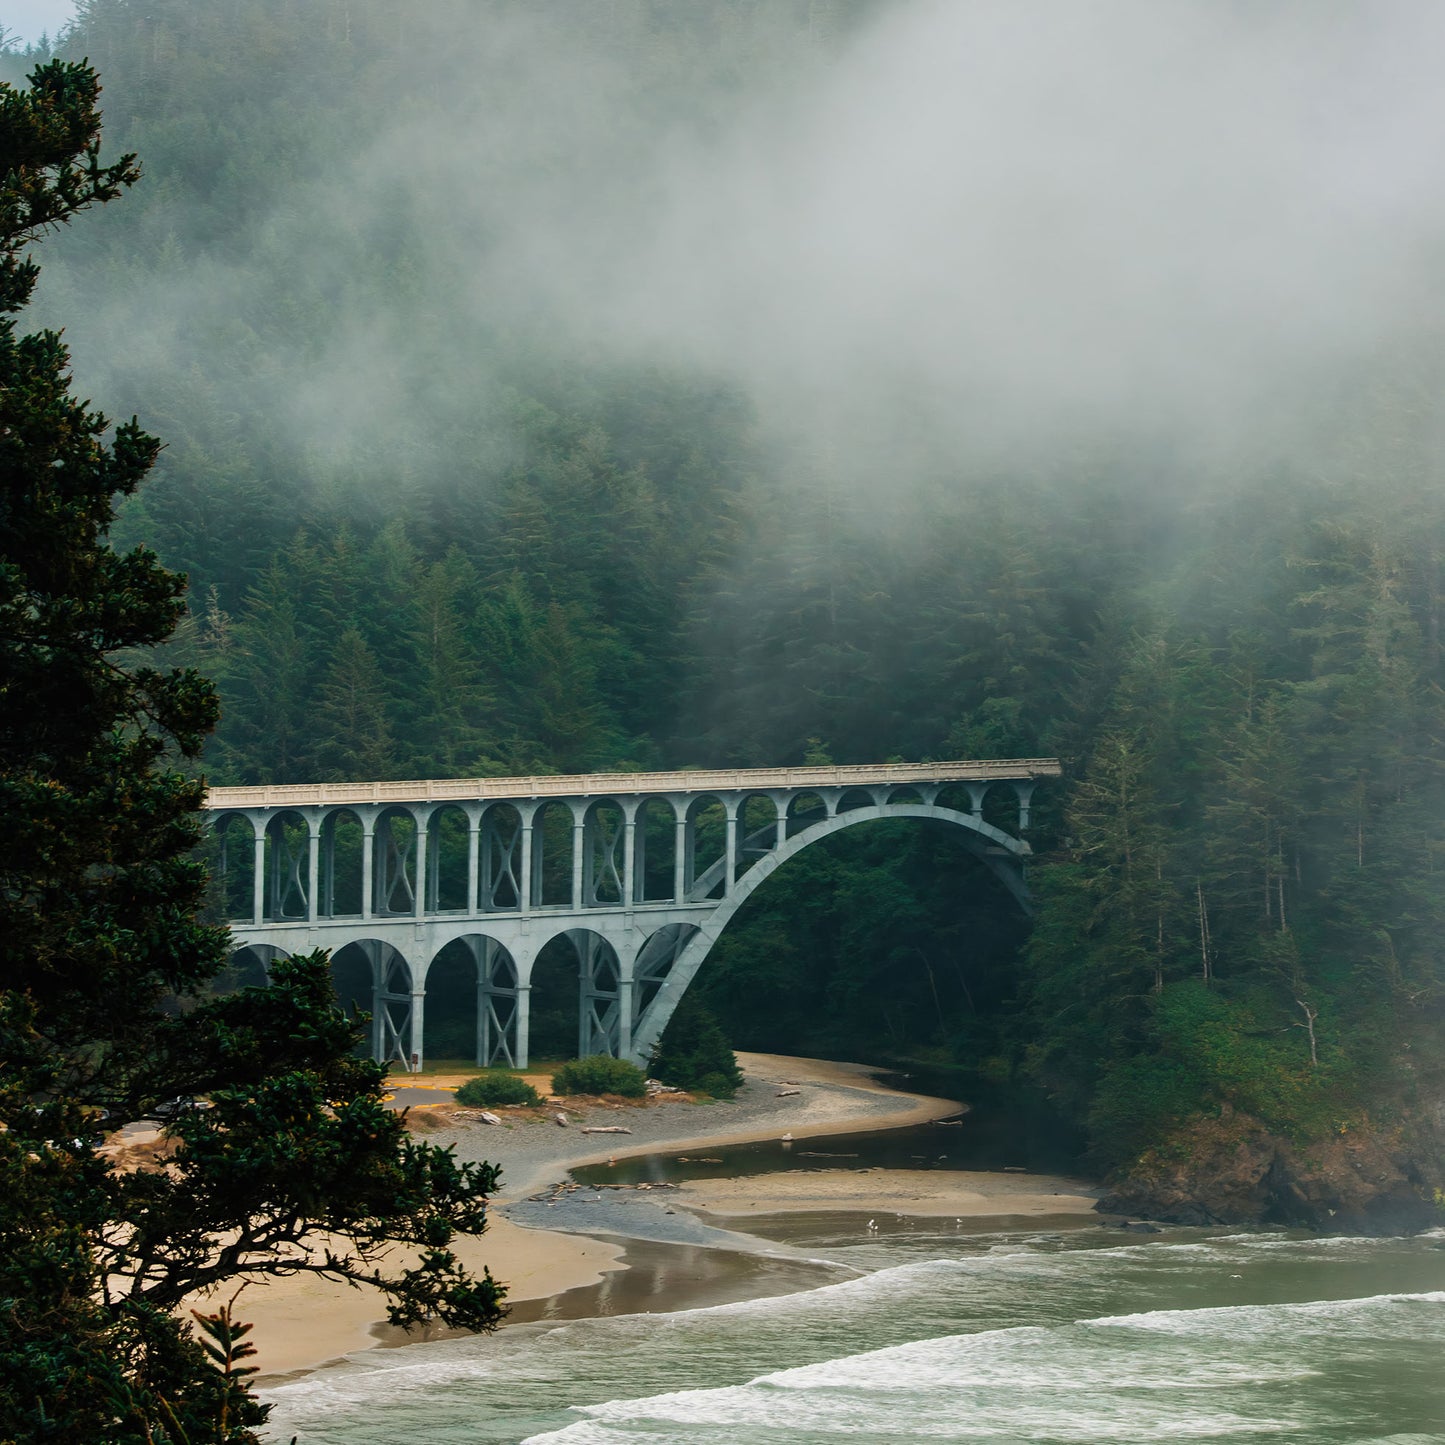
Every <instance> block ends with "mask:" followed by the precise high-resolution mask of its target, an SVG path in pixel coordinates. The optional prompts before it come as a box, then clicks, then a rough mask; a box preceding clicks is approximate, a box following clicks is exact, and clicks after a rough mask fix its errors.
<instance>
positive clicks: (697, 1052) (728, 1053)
mask: <svg viewBox="0 0 1445 1445" xmlns="http://www.w3.org/2000/svg"><path fill="white" fill-rule="evenodd" d="M648 1072H649V1073H650V1074H651V1075H652V1077H653V1078H654V1079H657V1080H659V1081H660V1082H662V1083H664V1084H672V1085H674V1086H675V1087H676V1088H679V1089H696V1090H698V1091H699V1092H701V1093H704V1094H711V1095H712V1096H713V1097H714V1098H715V1099H731V1098H732V1096H733V1095H734V1094H735V1093H737V1091H738V1085H739V1084H741V1083H742V1081H743V1076H742V1071H741V1070H740V1069H739V1068H738V1061H737V1059H736V1058H735V1057H734V1055H733V1051H732V1049H731V1048H729V1047H728V1041H727V1038H726V1037H725V1036H724V1034H723V1031H722V1029H721V1028H720V1027H719V1026H718V1021H717V1019H716V1018H714V1017H713V1015H712V1014H711V1013H710V1012H709V1011H708V1010H707V1009H706V1008H705V1007H704V1006H703V1004H702V1002H701V1001H700V1000H699V998H698V996H697V994H696V993H693V992H689V993H686V994H684V995H683V996H682V1002H681V1003H679V1004H678V1006H677V1008H676V1009H675V1010H674V1011H673V1015H672V1017H671V1018H670V1019H669V1020H668V1021H667V1027H666V1028H665V1029H664V1030H663V1031H662V1038H661V1039H659V1040H658V1044H657V1052H656V1053H655V1054H654V1055H653V1056H652V1063H651V1065H650V1067H649V1069H648Z"/></svg>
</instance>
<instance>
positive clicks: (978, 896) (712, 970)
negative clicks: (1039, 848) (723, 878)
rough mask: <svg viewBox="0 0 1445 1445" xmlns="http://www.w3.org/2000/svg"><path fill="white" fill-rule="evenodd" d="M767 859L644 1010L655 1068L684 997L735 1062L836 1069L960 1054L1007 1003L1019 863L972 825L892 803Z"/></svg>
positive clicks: (821, 824)
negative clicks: (738, 1053) (728, 1046)
mask: <svg viewBox="0 0 1445 1445" xmlns="http://www.w3.org/2000/svg"><path fill="white" fill-rule="evenodd" d="M810 814H811V816H812V821H811V824H808V825H805V826H803V827H799V828H798V829H797V831H796V832H794V833H793V834H792V836H791V837H790V839H789V842H788V845H787V846H786V847H785V848H783V849H782V850H779V851H777V852H775V853H773V854H771V855H769V856H768V857H766V858H763V859H760V860H759V862H758V863H757V864H756V865H755V868H754V870H753V872H752V873H751V874H749V875H745V876H744V877H743V878H742V879H741V880H740V881H739V884H738V887H737V889H736V890H735V893H734V895H733V897H732V898H730V899H728V900H727V901H726V903H725V904H724V905H723V906H722V907H720V908H719V909H718V911H717V914H716V915H715V918H716V923H711V922H710V923H708V924H704V926H703V927H702V928H701V929H700V930H699V932H698V934H697V935H696V936H695V937H693V938H692V939H690V940H689V941H688V942H687V943H685V944H684V946H683V947H682V948H681V949H680V950H679V954H678V958H677V960H676V962H675V964H674V965H673V967H672V968H671V969H670V970H669V973H668V977H667V978H666V979H665V981H664V982H663V984H662V985H661V986H659V987H658V988H657V989H656V990H655V997H654V998H653V1000H652V1001H651V1002H650V1003H647V1004H644V1005H643V1007H642V1008H641V1009H640V1010H639V1017H638V1023H637V1027H636V1029H635V1031H634V1050H633V1055H634V1057H639V1056H640V1057H643V1058H645V1057H646V1051H647V1050H649V1049H650V1048H651V1047H652V1046H653V1045H654V1044H655V1042H656V1040H657V1038H658V1037H660V1034H661V1031H662V1028H663V1027H665V1025H666V1021H667V1017H668V1016H669V1015H670V1013H671V1011H672V1009H673V1008H674V1007H675V1006H676V1004H677V1002H678V1000H679V999H680V998H681V997H682V995H683V993H684V992H685V991H686V990H687V989H688V988H689V987H696V988H697V989H698V991H699V995H698V996H699V998H700V1001H701V1002H703V1004H704V1005H705V1006H707V1007H708V1008H709V1009H710V1010H711V1011H712V1012H714V1013H715V1014H717V1015H718V1016H719V1018H720V1020H721V1021H722V1023H723V1025H724V1029H725V1031H726V1032H727V1033H728V1035H729V1037H730V1039H731V1040H732V1041H733V1043H734V1044H735V1046H737V1047H743V1048H749V1047H751V1048H757V1049H761V1050H764V1051H771V1052H802V1053H806V1052H809V1051H812V1052H815V1053H820V1054H824V1055H828V1056H831V1057H871V1058H878V1057H882V1056H885V1055H889V1054H899V1055H900V1056H901V1055H903V1054H905V1053H906V1051H907V1049H908V1048H910V1047H913V1046H914V1044H915V1043H916V1044H917V1045H918V1046H920V1047H923V1048H925V1049H933V1050H942V1051H944V1052H945V1053H950V1054H951V1053H952V1052H954V1051H956V1050H957V1049H959V1048H966V1047H967V1044H966V1040H967V1039H969V1038H971V1037H974V1036H977V1037H979V1038H980V1039H981V1038H982V1037H983V1034H985V1033H987V1032H988V1030H987V1029H980V1028H979V1027H978V1021H979V1020H980V1019H982V1018H983V1017H984V1016H985V1015H987V1014H989V1013H990V1011H992V1010H995V1009H996V1008H997V1007H999V1006H1000V1004H1001V1001H1002V1000H1003V999H1004V997H1006V996H1008V995H1009V994H1010V993H1011V991H1012V989H1013V987H1014V980H1015V978H1016V972H1017V967H1016V966H1017V957H1018V950H1019V948H1020V947H1021V945H1022V942H1023V940H1024V938H1025V937H1026V934H1027V929H1028V915H1027V911H1026V899H1027V894H1026V889H1025V887H1024V884H1023V881H1022V877H1021V874H1020V871H1019V868H1018V865H1017V861H1016V856H1015V854H1014V853H1013V852H1012V851H1011V850H1010V849H1009V848H1007V847H1006V846H1005V840H1002V839H1001V837H1000V835H998V834H996V833H995V831H994V830H993V829H991V828H989V827H988V826H987V825H986V824H984V825H981V826H980V825H979V824H978V821H977V815H975V814H973V813H972V810H971V809H970V810H969V812H968V813H966V814H962V815H960V814H959V813H954V814H952V815H951V816H948V817H941V816H939V815H938V814H937V813H936V812H935V811H934V810H933V809H932V808H931V807H929V806H928V805H926V804H918V803H911V802H904V801H900V802H898V803H889V802H888V801H887V800H886V798H881V799H879V800H878V801H876V802H875V801H871V800H869V801H867V802H866V804H860V805H858V806H855V807H851V808H847V809H844V810H842V811H837V812H834V813H833V814H832V815H831V816H829V815H828V813H827V809H826V804H825V802H824V800H822V799H819V805H818V806H817V808H816V809H809V808H806V806H805V807H804V808H800V809H797V810H790V815H789V823H790V825H791V822H792V819H793V818H794V817H797V818H798V821H799V822H802V821H803V819H805V818H807V817H809V815H810Z"/></svg>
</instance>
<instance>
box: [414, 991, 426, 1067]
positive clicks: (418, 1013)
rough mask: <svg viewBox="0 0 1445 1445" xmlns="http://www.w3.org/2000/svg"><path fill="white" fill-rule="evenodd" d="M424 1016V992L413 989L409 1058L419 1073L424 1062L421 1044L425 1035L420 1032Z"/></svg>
mask: <svg viewBox="0 0 1445 1445" xmlns="http://www.w3.org/2000/svg"><path fill="white" fill-rule="evenodd" d="M425 1014H426V990H425V989H424V988H413V989H412V991H411V1029H410V1034H411V1057H412V1058H413V1059H414V1060H415V1061H416V1067H417V1070H418V1071H420V1069H421V1066H422V1064H423V1063H424V1062H425V1056H424V1052H423V1044H424V1042H425V1034H424V1033H423V1032H422V1028H423V1023H424V1019H425Z"/></svg>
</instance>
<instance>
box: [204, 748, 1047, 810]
mask: <svg viewBox="0 0 1445 1445" xmlns="http://www.w3.org/2000/svg"><path fill="white" fill-rule="evenodd" d="M1061 771H1062V770H1061V768H1060V765H1059V760H1058V759H1057V758H1005V759H1000V760H995V761H988V762H949V763H869V764H858V765H853V766H848V767H826V768H737V769H721V770H715V769H713V770H702V769H698V770H694V771H690V772H679V773H565V774H558V775H547V776H540V777H534V778H441V779H432V780H426V779H421V780H417V781H412V782H397V783H289V784H284V785H269V784H268V785H264V786H258V787H240V788H212V789H210V790H209V792H208V794H207V796H206V807H207V808H211V809H222V808H278V807H288V808H297V807H308V806H321V805H326V804H337V803H444V802H465V801H467V800H469V799H477V798H546V797H568V798H576V797H590V796H598V797H615V796H619V795H623V794H627V795H635V794H638V793H710V792H736V791H738V790H739V789H757V790H758V791H763V792H765V791H766V790H767V789H769V788H848V787H867V786H869V785H872V786H875V787H876V786H878V785H879V784H882V783H887V784H892V785H894V786H899V785H902V784H905V783H977V782H988V781H994V780H998V781H1005V780H1008V779H1016V778H1056V777H1058V776H1059V774H1060V772H1061Z"/></svg>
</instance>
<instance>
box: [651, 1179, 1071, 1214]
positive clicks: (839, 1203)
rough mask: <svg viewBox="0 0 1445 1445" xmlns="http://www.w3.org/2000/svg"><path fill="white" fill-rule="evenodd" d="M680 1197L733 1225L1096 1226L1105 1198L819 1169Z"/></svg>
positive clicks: (1016, 1183)
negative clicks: (946, 1222)
mask: <svg viewBox="0 0 1445 1445" xmlns="http://www.w3.org/2000/svg"><path fill="white" fill-rule="evenodd" d="M674 1197H675V1198H676V1200H677V1202H678V1203H679V1204H680V1205H681V1206H682V1207H683V1208H684V1209H689V1210H692V1211H694V1212H695V1213H697V1214H701V1215H705V1216H709V1215H711V1216H717V1217H719V1218H726V1219H729V1220H736V1219H738V1218H742V1217H745V1216H748V1215H754V1214H791V1213H796V1212H797V1211H799V1210H808V1211H817V1210H827V1211H829V1212H832V1213H863V1212H864V1211H868V1212H874V1211H876V1212H878V1213H880V1214H903V1215H916V1216H919V1217H923V1218H948V1217H952V1218H956V1219H978V1218H982V1217H989V1218H993V1217H999V1216H1004V1217H1017V1218H1036V1217H1039V1216H1042V1215H1054V1214H1081V1215H1087V1216H1089V1218H1090V1219H1091V1220H1096V1219H1097V1215H1095V1214H1094V1201H1095V1200H1096V1199H1097V1198H1098V1195H1097V1194H1094V1193H1089V1192H1087V1191H1086V1189H1085V1188H1084V1186H1082V1185H1081V1184H1080V1182H1079V1181H1078V1180H1077V1179H1063V1178H1057V1177H1055V1176H1052V1175H1047V1174H999V1173H992V1172H989V1171H986V1170H968V1171H955V1170H945V1169H939V1170H922V1169H819V1170H814V1171H809V1172H807V1173H797V1174H761V1175H756V1176H753V1177H750V1178H747V1179H696V1180H693V1181H691V1182H690V1183H687V1184H684V1185H683V1186H682V1187H681V1188H680V1189H678V1190H677V1192H676V1194H675V1196H674Z"/></svg>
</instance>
